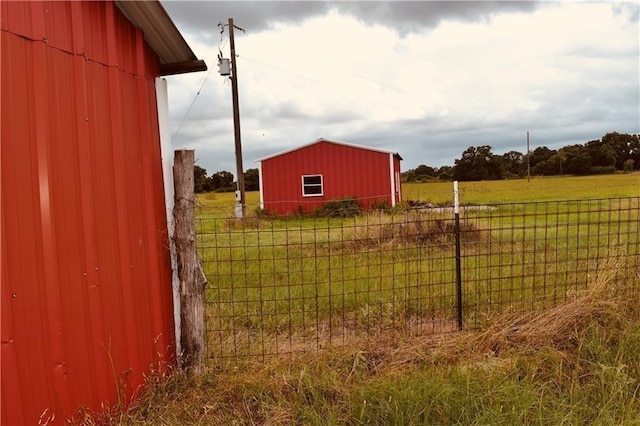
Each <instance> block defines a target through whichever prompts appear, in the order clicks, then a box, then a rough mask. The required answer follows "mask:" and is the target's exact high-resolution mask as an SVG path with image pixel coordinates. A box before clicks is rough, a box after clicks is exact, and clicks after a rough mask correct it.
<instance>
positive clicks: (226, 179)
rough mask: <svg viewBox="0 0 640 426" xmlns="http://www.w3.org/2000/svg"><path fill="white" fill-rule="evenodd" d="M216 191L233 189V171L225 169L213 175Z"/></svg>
mask: <svg viewBox="0 0 640 426" xmlns="http://www.w3.org/2000/svg"><path fill="white" fill-rule="evenodd" d="M211 180H212V183H213V190H214V191H233V190H234V188H233V173H231V172H228V171H226V170H223V171H221V172H215V173H214V174H213V175H212V176H211Z"/></svg>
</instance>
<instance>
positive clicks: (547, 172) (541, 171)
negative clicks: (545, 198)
mask: <svg viewBox="0 0 640 426" xmlns="http://www.w3.org/2000/svg"><path fill="white" fill-rule="evenodd" d="M563 162H564V154H561V153H555V154H553V155H552V156H551V157H550V158H548V159H546V160H544V161H542V162H539V163H538V164H536V165H535V166H533V167H531V174H533V175H537V176H555V175H561V174H562V165H563Z"/></svg>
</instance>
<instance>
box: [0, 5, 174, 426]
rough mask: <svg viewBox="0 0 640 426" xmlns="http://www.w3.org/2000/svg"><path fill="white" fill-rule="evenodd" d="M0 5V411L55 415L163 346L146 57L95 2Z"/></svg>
mask: <svg viewBox="0 0 640 426" xmlns="http://www.w3.org/2000/svg"><path fill="white" fill-rule="evenodd" d="M0 8H1V9H0V13H1V22H2V33H1V36H0V38H1V40H0V42H1V51H2V57H1V61H2V62H1V64H2V69H1V71H2V72H1V74H2V80H1V82H0V84H1V87H2V93H1V96H2V111H1V114H2V115H1V119H2V126H1V127H2V130H1V132H2V169H1V173H2V182H1V185H2V294H1V297H2V307H1V308H2V415H1V420H2V424H36V423H37V422H38V420H39V418H40V416H41V414H42V413H44V412H45V411H46V414H45V416H44V418H47V417H51V416H52V415H55V418H56V422H60V423H62V421H63V418H64V417H65V416H69V415H71V414H72V413H73V412H74V411H75V410H76V409H78V408H79V407H80V406H84V407H89V408H93V409H100V407H101V404H102V403H103V402H106V403H109V404H114V403H116V402H117V401H118V396H119V395H118V392H119V391H123V392H124V394H123V397H124V398H125V400H124V401H125V402H126V401H129V400H130V398H131V396H132V395H133V394H134V393H135V392H136V391H137V390H138V389H139V386H140V385H141V384H142V383H143V379H144V376H143V375H144V374H145V373H147V372H148V371H149V367H150V366H151V364H153V363H154V362H156V361H157V360H158V359H159V358H163V359H164V360H165V361H171V359H172V357H173V351H174V349H173V348H174V339H173V306H172V294H171V270H170V262H169V254H168V251H167V249H166V247H167V235H166V217H165V204H164V193H163V183H162V168H161V167H162V166H161V156H160V143H159V135H158V122H157V111H156V96H155V84H154V78H155V76H156V75H157V59H156V57H155V55H154V54H153V52H152V51H151V50H150V49H149V48H148V47H147V46H146V45H145V43H144V41H143V35H142V34H141V33H140V31H139V30H137V29H135V28H133V27H132V26H131V24H130V23H129V22H128V21H127V20H126V19H125V18H124V17H123V16H122V15H121V13H120V12H119V11H118V10H117V8H116V7H115V5H114V4H113V3H111V2H0ZM118 383H120V384H121V386H123V387H122V388H121V389H118V388H117V385H118Z"/></svg>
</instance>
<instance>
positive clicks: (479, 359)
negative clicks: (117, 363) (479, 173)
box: [75, 173, 640, 425]
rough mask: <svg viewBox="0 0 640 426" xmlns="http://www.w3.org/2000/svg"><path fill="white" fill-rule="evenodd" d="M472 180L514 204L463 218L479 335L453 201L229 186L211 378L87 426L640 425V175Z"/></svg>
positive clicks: (477, 189)
mask: <svg viewBox="0 0 640 426" xmlns="http://www.w3.org/2000/svg"><path fill="white" fill-rule="evenodd" d="M403 190H404V195H405V199H419V200H423V201H428V202H430V203H433V204H440V205H446V204H449V203H450V200H451V195H452V185H451V183H450V182H448V183H440V182H436V183H426V184H407V185H404V187H403ZM460 190H461V197H462V201H463V203H465V204H468V205H474V204H475V205H485V204H493V203H501V204H499V205H495V206H493V207H492V208H490V209H472V208H469V209H468V210H465V209H463V211H462V221H461V222H462V235H461V240H462V253H461V266H462V272H463V276H462V281H463V292H464V293H463V300H464V310H463V312H464V320H465V329H464V330H463V331H456V326H455V297H456V291H455V281H456V279H455V277H456V275H455V253H454V251H455V250H454V247H455V246H454V239H453V237H452V234H451V229H452V226H453V219H452V217H451V213H450V212H448V211H447V212H442V211H411V210H405V209H397V210H395V211H393V212H391V213H382V212H374V213H370V214H365V215H362V216H358V217H356V218H300V217H297V218H256V217H250V218H248V219H246V220H245V221H237V220H236V219H234V218H232V214H233V203H234V200H233V195H232V194H203V195H199V196H198V202H199V204H200V206H201V209H200V210H199V211H198V224H197V227H199V229H200V231H199V232H200V233H199V236H198V244H199V250H200V252H201V257H202V259H203V264H204V268H205V271H206V273H207V276H208V277H209V281H210V282H209V285H208V287H207V290H206V291H207V298H208V304H207V307H206V315H207V333H208V334H207V339H208V342H207V343H208V348H209V356H210V357H211V358H210V363H209V369H208V372H207V373H206V374H205V376H204V377H202V378H200V379H197V380H192V379H188V378H187V377H185V376H184V375H183V374H182V373H180V372H178V371H176V372H175V373H174V374H171V375H159V376H157V375H151V376H150V377H149V383H148V386H147V388H146V390H145V391H144V392H143V393H142V395H141V398H140V399H139V400H138V401H137V402H135V403H134V404H133V405H132V406H131V407H129V408H128V409H127V410H124V409H122V408H120V409H114V410H108V411H105V412H103V413H97V414H95V413H94V414H91V413H87V412H81V413H79V414H78V416H76V419H75V420H76V423H78V424H80V423H82V424H121V425H133V424H149V425H151V424H153V425H155V424H163V425H185V424H197V425H212V424H215V425H217V424H229V425H256V424H260V425H291V424H296V425H432V424H465V425H467V424H469V425H486V424H536V425H540V424H543V425H546V424H549V425H556V424H612V425H613V424H615V425H618V424H639V422H638V419H640V399H639V397H640V308H639V306H640V303H638V302H639V301H640V300H639V297H640V296H639V293H640V282H639V279H640V276H638V272H637V271H638V269H639V268H640V264H639V263H638V261H639V258H640V255H639V253H638V249H639V247H640V241H639V237H638V234H639V233H640V230H639V229H638V223H639V213H640V206H639V205H638V202H639V200H638V198H637V197H638V196H640V174H638V173H635V174H628V175H622V174H620V175H612V176H597V177H564V178H549V179H546V178H541V179H532V180H531V182H527V181H526V180H513V181H496V182H463V183H461V184H460ZM612 197H613V198H614V199H611V198H612ZM616 197H622V198H619V199H615V198H616ZM624 197H635V198H624ZM605 198H609V199H608V200H605ZM247 199H248V203H249V205H250V210H253V209H255V207H257V205H258V195H257V193H249V194H248V197H247ZM567 200H570V201H567ZM524 201H535V202H531V203H527V204H520V203H521V202H524ZM443 318H444V319H446V320H447V321H448V322H445V323H440V324H438V320H442V319H443ZM225 360H226V361H225Z"/></svg>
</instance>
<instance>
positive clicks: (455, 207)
mask: <svg viewBox="0 0 640 426" xmlns="http://www.w3.org/2000/svg"><path fill="white" fill-rule="evenodd" d="M453 213H454V216H455V227H454V232H455V234H456V298H457V300H456V305H457V306H458V330H462V273H461V268H460V202H459V199H458V181H457V180H456V181H454V182H453Z"/></svg>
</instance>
